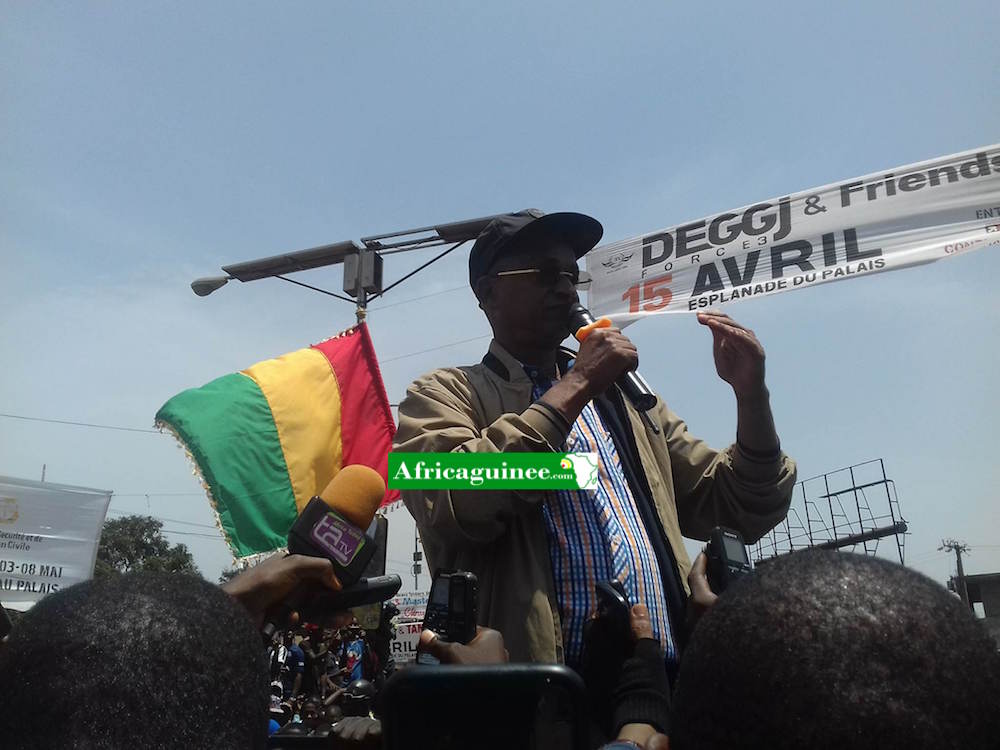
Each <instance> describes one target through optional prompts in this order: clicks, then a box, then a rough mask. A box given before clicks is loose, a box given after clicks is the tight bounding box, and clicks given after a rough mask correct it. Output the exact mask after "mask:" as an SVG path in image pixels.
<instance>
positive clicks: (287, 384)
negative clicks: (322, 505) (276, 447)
mask: <svg viewBox="0 0 1000 750" xmlns="http://www.w3.org/2000/svg"><path fill="white" fill-rule="evenodd" d="M243 372H244V373H246V374H247V375H249V376H250V377H251V378H253V380H254V381H255V382H256V383H257V385H258V386H259V387H260V390H261V391H262V392H263V394H264V397H265V398H267V402H268V404H269V405H270V407H271V413H272V414H273V415H274V424H275V426H276V427H277V428H278V440H279V441H280V443H281V450H282V452H283V453H284V454H285V463H286V464H287V466H288V474H289V479H290V480H291V483H292V490H293V491H294V492H295V505H296V510H297V512H299V513H301V512H302V509H303V508H304V507H305V506H306V503H308V502H309V498H311V497H312V496H313V495H318V494H319V493H320V492H322V491H323V488H324V487H326V485H327V482H329V481H330V480H331V479H333V475H334V474H336V473H337V472H338V471H340V465H341V461H342V460H343V443H342V441H341V434H340V413H341V412H340V387H339V386H338V384H337V378H336V377H335V376H334V374H333V370H331V369H330V363H329V361H328V360H327V358H326V357H325V356H323V354H322V352H318V351H316V350H315V349H299V350H298V351H295V352H292V353H290V354H285V355H284V356H281V357H278V358H277V359H269V360H267V361H265V362H259V363H257V364H256V365H254V366H253V367H250V368H248V369H246V370H244V371H243Z"/></svg>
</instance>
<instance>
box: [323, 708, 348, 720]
mask: <svg viewBox="0 0 1000 750" xmlns="http://www.w3.org/2000/svg"><path fill="white" fill-rule="evenodd" d="M323 718H324V719H325V720H326V722H327V723H328V724H336V723H337V722H338V721H340V720H341V719H343V718H344V709H342V708H341V707H340V706H336V705H333V706H327V707H326V709H325V710H324V712H323Z"/></svg>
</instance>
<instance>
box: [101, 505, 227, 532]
mask: <svg viewBox="0 0 1000 750" xmlns="http://www.w3.org/2000/svg"><path fill="white" fill-rule="evenodd" d="M108 513H114V514H115V515H118V516H148V517H149V518H155V519H156V520H157V521H166V522H167V523H179V524H183V525H185V526H197V527H199V528H202V529H215V530H216V531H218V527H216V526H213V525H212V524H209V523H197V522H195V521H181V520H179V519H177V518H164V517H163V516H154V515H152V514H151V513H135V512H129V511H124V510H117V509H116V508H111V509H109V510H108Z"/></svg>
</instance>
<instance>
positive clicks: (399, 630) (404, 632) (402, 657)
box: [391, 622, 424, 664]
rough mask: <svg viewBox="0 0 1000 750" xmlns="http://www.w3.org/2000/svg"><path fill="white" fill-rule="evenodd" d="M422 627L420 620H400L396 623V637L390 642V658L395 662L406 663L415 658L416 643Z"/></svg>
mask: <svg viewBox="0 0 1000 750" xmlns="http://www.w3.org/2000/svg"><path fill="white" fill-rule="evenodd" d="M423 629H424V624H423V623H422V622H401V623H399V624H398V625H396V639H395V640H394V641H393V642H392V644H391V649H392V650H391V653H392V658H393V659H395V661H396V664H408V663H410V662H413V661H416V660H417V644H419V643H420V633H421V632H422V631H423Z"/></svg>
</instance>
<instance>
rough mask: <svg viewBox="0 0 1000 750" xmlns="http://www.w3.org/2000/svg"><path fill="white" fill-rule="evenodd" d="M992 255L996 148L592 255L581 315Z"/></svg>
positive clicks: (642, 311) (624, 315)
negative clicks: (988, 250) (975, 253)
mask: <svg viewBox="0 0 1000 750" xmlns="http://www.w3.org/2000/svg"><path fill="white" fill-rule="evenodd" d="M985 247H1000V145H994V146H987V147H984V148H979V149H974V150H972V151H967V152H965V153H961V154H955V155H953V156H946V157H942V158H940V159H933V160H931V161H926V162H921V163H919V164H909V165H907V166H905V167H897V168H896V169H889V170H886V171H884V172H878V173H876V174H870V175H867V176H866V177H859V178H857V179H853V180H846V181H844V182H840V183H836V184H833V185H827V186H825V187H821V188H817V189H815V190H808V191H805V192H802V193H796V194H794V195H787V196H785V197H783V198H776V199H773V200H770V201H765V202H762V203H755V204H754V205H752V206H744V207H743V208H738V209H734V210H732V211H726V212H724V213H720V214H717V215H715V216H709V217H706V218H704V219H700V220H699V221H693V222H690V223H688V224H683V225H680V226H675V227H670V228H669V229H663V230H660V231H657V232H650V233H648V234H645V235H642V236H639V237H633V238H631V239H627V240H623V241H622V242H615V243H613V244H609V245H602V246H600V247H598V248H595V249H594V250H593V251H591V252H590V253H589V254H588V255H587V271H588V272H589V273H590V275H591V278H592V282H591V287H590V291H589V295H588V303H589V306H590V309H591V310H592V311H593V312H594V313H595V314H598V315H605V316H608V317H611V318H612V320H614V321H615V322H616V323H618V324H624V323H628V322H631V321H633V320H636V319H639V318H641V317H643V316H646V315H658V314H661V313H672V312H697V311H699V310H703V309H707V308H711V307H716V306H718V305H721V304H724V303H726V302H733V301H737V300H741V299H746V298H748V297H759V296H762V295H767V294H775V293H777V292H784V291H788V290H790V289H801V288H805V287H808V286H812V285H814V284H822V283H825V282H827V281H838V280H841V279H852V278H858V277H860V276H867V275H870V274H873V273H878V272H880V271H890V270H893V269H897V268H906V267H908V266H914V265H918V264H921V263H929V262H931V261H934V260H938V259H940V258H948V257H952V256H954V255H959V254H961V253H966V252H969V251H971V250H979V249H981V248H985Z"/></svg>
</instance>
